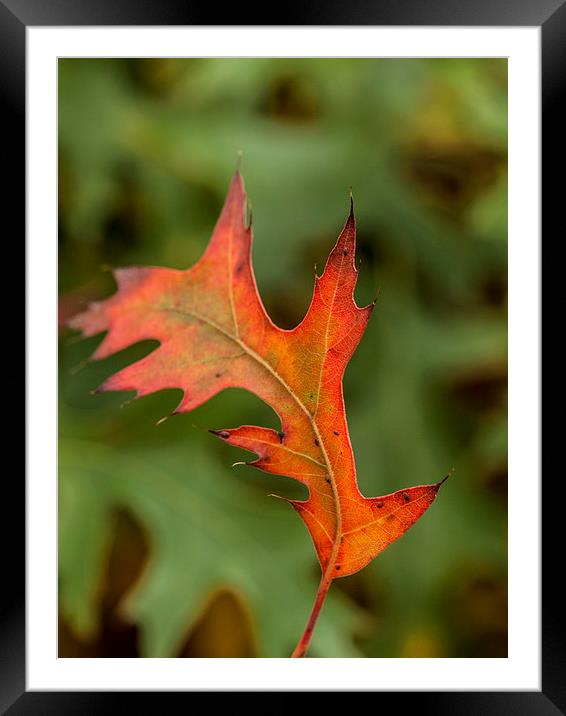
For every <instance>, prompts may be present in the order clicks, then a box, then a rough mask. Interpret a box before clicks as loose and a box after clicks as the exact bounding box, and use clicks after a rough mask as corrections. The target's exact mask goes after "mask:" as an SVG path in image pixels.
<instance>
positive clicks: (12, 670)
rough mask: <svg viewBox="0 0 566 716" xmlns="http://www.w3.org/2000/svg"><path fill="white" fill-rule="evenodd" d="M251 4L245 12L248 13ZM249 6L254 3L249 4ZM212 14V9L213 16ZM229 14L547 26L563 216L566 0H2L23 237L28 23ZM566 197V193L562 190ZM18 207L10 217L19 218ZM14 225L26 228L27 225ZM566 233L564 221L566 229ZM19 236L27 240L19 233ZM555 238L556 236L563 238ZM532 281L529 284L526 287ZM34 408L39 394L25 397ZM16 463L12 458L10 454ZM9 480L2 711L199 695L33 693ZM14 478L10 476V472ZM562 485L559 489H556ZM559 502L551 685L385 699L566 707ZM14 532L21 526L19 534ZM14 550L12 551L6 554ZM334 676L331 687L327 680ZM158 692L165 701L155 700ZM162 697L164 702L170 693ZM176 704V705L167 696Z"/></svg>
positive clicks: (553, 162) (0, 632) (421, 705)
mask: <svg viewBox="0 0 566 716" xmlns="http://www.w3.org/2000/svg"><path fill="white" fill-rule="evenodd" d="M244 14H245V13H244ZM249 14H250V15H252V13H249ZM213 15H214V17H212V16H213ZM219 16H220V17H222V19H223V21H224V22H223V23H222V24H223V25H228V24H232V22H233V23H234V24H235V25H244V24H245V25H398V26H399V25H421V26H427V25H428V26H431V25H444V26H462V25H468V26H538V27H541V36H542V103H541V111H542V131H543V136H544V142H543V144H542V157H543V186H544V189H545V194H544V199H543V217H544V218H543V225H542V226H543V228H546V229H547V231H548V230H549V229H550V226H551V225H554V224H555V223H556V226H557V227H558V226H560V224H559V223H558V215H557V214H558V211H559V210H560V209H561V205H562V203H563V201H564V200H563V198H562V197H560V194H562V193H563V189H562V187H563V183H564V182H563V180H561V181H560V182H557V181H556V179H555V178H556V177H560V176H561V173H560V172H559V168H561V166H560V165H561V164H562V163H563V160H562V159H561V158H560V154H561V153H560V152H559V151H557V150H558V148H559V147H560V146H563V134H564V128H565V127H566V116H565V115H566V113H565V111H564V108H563V105H564V104H566V103H564V102H562V103H561V102H560V99H563V95H564V86H565V84H566V83H565V81H564V80H565V79H566V69H565V68H566V0H530V1H528V2H510V1H509V0H507V1H505V0H474V2H468V3H464V2H463V1H462V0H436V2H430V1H429V0H403V1H401V0H399V2H397V3H392V2H388V1H386V0H383V1H381V0H380V1H377V2H375V1H374V2H372V3H371V4H369V3H367V2H364V0H350V1H349V2H348V3H338V2H327V3H323V2H321V1H320V0H316V1H313V2H309V3H308V4H306V3H305V4H293V6H290V7H285V8H284V15H283V13H281V16H280V17H277V18H276V17H273V16H268V15H267V13H266V11H265V9H263V10H262V9H261V8H259V7H258V8H256V9H254V11H253V20H251V21H248V20H247V18H243V17H242V12H241V10H240V9H239V8H234V5H232V7H231V8H230V7H229V6H227V7H224V8H222V9H219V8H218V7H216V6H215V7H214V8H211V7H210V6H209V7H206V6H204V5H202V4H193V3H187V2H186V1H183V0H178V1H177V0H135V1H134V0H111V2H110V1H108V2H104V1H103V0H0V58H1V61H0V97H1V98H2V100H3V105H4V112H3V114H2V126H3V130H4V131H3V133H2V138H3V140H4V142H3V153H4V156H5V157H7V166H5V167H4V176H5V177H7V178H9V181H8V182H7V183H6V186H5V188H4V196H5V197H6V200H5V203H3V213H4V217H5V219H4V221H5V225H6V223H7V221H6V220H7V219H8V218H12V221H11V222H10V226H12V227H13V228H12V230H11V231H12V233H11V237H10V239H9V240H10V242H11V243H13V244H14V245H20V243H19V242H20V240H21V245H22V246H23V244H24V241H23V235H24V230H25V227H24V221H23V218H24V216H25V198H24V197H25V109H26V91H25V87H26V74H25V68H26V27H28V26H65V25H69V26H73V25H82V26H85V25H86V26H88V25H99V26H100V25H102V26H105V25H216V24H218V23H215V22H209V20H214V19H217V18H218V17H219ZM560 199H561V200H560ZM10 215H11V216H10ZM16 227H21V233H18V232H17V230H16ZM562 233H563V230H562ZM20 237H21V239H20ZM557 238H559V237H558V236H557ZM525 290H528V287H526V289H525ZM27 405H28V409H29V410H31V409H33V396H29V395H28V403H27ZM13 464H15V463H13ZM6 472H10V473H11V474H10V475H8V474H6V475H5V479H4V483H3V491H2V495H3V500H2V503H3V504H4V505H5V509H4V514H6V513H7V512H8V509H7V506H9V512H10V513H11V514H12V516H13V518H14V519H15V520H17V523H12V524H9V521H8V520H7V519H6V518H5V517H3V518H2V520H1V523H2V530H3V531H4V530H6V533H5V535H4V540H3V542H2V544H3V546H4V550H3V553H4V565H3V571H4V573H7V572H9V574H10V578H9V579H8V580H6V583H5V585H6V586H5V588H4V589H2V590H1V592H0V593H1V603H2V609H1V612H0V710H1V712H2V713H9V714H10V715H11V716H18V715H19V714H26V715H28V714H50V713H57V714H67V713H69V714H75V713H76V714H85V713H103V712H104V713H112V712H114V711H118V709H120V710H123V708H124V707H125V706H127V707H137V704H136V705H135V706H134V704H132V702H131V699H136V700H138V699H139V697H140V696H141V698H142V699H143V702H141V704H140V705H141V707H142V708H143V707H144V706H145V707H149V708H152V710H153V708H156V709H157V711H158V712H164V711H167V712H169V711H170V709H171V708H173V707H172V706H170V705H169V704H170V699H171V698H173V697H175V698H181V699H183V698H185V699H186V698H187V697H189V698H190V697H191V695H190V693H176V694H175V693H170V692H165V693H159V694H155V693H147V692H144V693H137V692H130V693H121V692H120V693H118V692H112V693H107V692H93V693H84V692H48V691H45V692H30V691H26V676H25V674H26V659H25V651H26V648H25V647H26V641H25V548H24V545H25V534H24V523H25V519H23V518H24V517H25V515H24V506H25V494H24V492H25V487H24V484H25V483H24V477H23V475H20V474H18V472H17V471H16V470H14V469H13V468H10V470H7V471H6ZM8 477H9V479H8ZM558 489H560V488H558ZM561 503H562V501H561V500H560V499H559V498H557V495H556V490H555V488H554V486H553V488H552V490H546V491H544V492H543V521H542V524H543V534H542V537H543V555H542V590H543V591H542V596H543V599H542V663H541V671H542V690H541V691H539V692H521V691H517V692H511V691H501V692H489V693H488V692H419V693H417V692H401V693H399V692H396V693H391V692H389V693H380V695H379V699H380V701H379V705H380V708H383V707H384V701H383V700H384V699H389V698H391V697H393V698H394V699H395V701H394V702H393V703H394V705H395V706H396V707H397V708H399V707H400V706H401V705H402V706H403V707H405V708H414V709H418V710H419V711H420V712H421V713H423V712H424V713H434V714H437V715H438V716H440V715H442V714H514V715H517V716H518V715H520V714H529V715H531V714H537V715H539V714H540V715H541V716H543V715H546V714H548V715H549V716H550V715H551V714H553V715H554V714H559V713H563V714H564V713H566V678H565V675H566V648H565V644H564V635H563V629H562V616H561V612H562V610H563V608H561V605H560V599H556V600H553V599H552V596H553V594H555V593H558V594H561V593H563V592H561V590H560V585H559V580H560V579H561V572H562V570H559V571H558V572H557V571H556V569H555V566H556V564H555V560H554V559H553V557H552V553H553V550H552V546H553V545H555V544H560V543H561V542H562V536H561V534H560V532H559V529H560V525H561V520H560V513H559V510H561ZM15 535H19V536H20V540H19V541H16V539H15ZM6 560H7V561H6ZM329 686H331V685H330V684H329ZM157 699H159V701H157ZM164 699H165V700H166V701H164ZM166 704H167V705H166Z"/></svg>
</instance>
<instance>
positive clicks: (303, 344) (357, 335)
mask: <svg viewBox="0 0 566 716" xmlns="http://www.w3.org/2000/svg"><path fill="white" fill-rule="evenodd" d="M245 212H246V195H245V193H244V187H243V182H242V178H241V176H240V174H239V172H237V173H236V175H235V177H234V179H233V181H232V185H231V187H230V190H229V193H228V196H227V199H226V202H225V204H224V208H223V210H222V213H221V215H220V218H219V220H218V223H217V225H216V228H215V230H214V233H213V235H212V238H211V240H210V243H209V245H208V248H207V249H206V252H205V254H204V256H203V257H202V258H201V260H200V261H199V262H198V263H197V264H196V265H195V266H193V267H192V268H190V269H188V270H186V271H178V270H173V269H165V268H128V269H119V270H117V271H116V272H115V276H116V281H117V283H118V291H117V293H116V294H115V295H114V296H112V297H111V298H109V299H108V300H105V301H102V302H99V303H94V304H92V305H91V306H90V307H89V309H88V310H87V311H86V312H85V313H82V314H80V315H79V316H76V317H75V318H73V319H72V320H71V321H70V325H71V326H72V327H74V328H77V329H80V330H81V331H82V332H83V334H84V335H85V336H92V335H94V334H97V333H100V332H101V331H107V334H106V336H105V338H104V340H103V341H102V343H101V344H100V345H99V347H98V349H97V350H96V352H95V353H94V356H93V357H94V358H104V357H106V356H108V355H110V354H112V353H115V352H116V351H119V350H122V349H123V348H126V347H127V346H129V345H131V344H132V343H135V342H136V341H141V340H144V339H157V340H159V342H160V346H159V347H158V348H157V349H156V350H155V351H153V352H152V353H150V354H149V355H148V356H146V357H145V358H143V359H142V360H140V361H138V362H137V363H134V364H133V365H130V366H129V367H127V368H125V369H124V370H122V371H120V372H119V373H117V374H116V375H113V376H112V377H110V378H109V379H108V380H107V381H106V382H105V383H103V385H102V386H101V387H100V389H99V390H105V391H106V390H134V391H136V393H137V395H138V396H141V395H147V394H149V393H153V392H155V391H157V390H161V389H163V388H181V389H182V390H183V398H182V400H181V402H180V403H179V405H178V406H177V408H176V409H175V411H174V412H175V413H181V412H188V411H190V410H192V409H193V408H196V407H197V406H198V405H200V404H202V403H204V402H205V401H207V400H209V399H210V398H212V397H213V396H214V395H216V394H217V393H219V392H220V391H221V390H223V389H224V388H231V387H239V388H246V389H247V390H250V391H252V392H253V393H255V394H256V395H258V396H259V397H260V398H261V399H262V400H264V401H265V402H266V403H267V404H268V405H270V406H271V407H272V408H273V410H274V411H275V412H276V413H277V415H278V416H279V418H280V420H281V431H280V432H276V431H274V430H271V429H267V428H262V427H255V426H250V425H244V426H241V427H239V428H235V429H232V430H230V429H225V430H220V431H213V432H214V433H215V434H216V435H217V436H218V437H219V438H220V439H222V440H224V441H225V442H227V443H230V444H231V445H236V446H238V447H241V448H245V449H246V450H249V451H251V452H253V453H255V454H256V455H257V459H256V460H255V461H254V462H251V463H250V464H251V465H253V466H254V467H257V468H260V469H261V470H264V471H266V472H271V473H274V474H277V475H287V476H289V477H293V478H295V479H296V480H299V481H300V482H302V483H304V484H305V485H306V486H307V487H308V490H309V497H308V499H307V500H305V501H297V500H290V501H289V502H290V503H291V505H292V506H293V507H294V509H295V510H296V511H297V512H298V513H299V515H300V516H301V517H302V519H303V521H304V522H305V524H306V526H307V528H308V530H309V532H310V535H311V537H312V540H313V543H314V546H315V549H316V552H317V555H318V559H319V561H320V564H321V567H322V572H323V579H322V582H321V590H320V591H319V599H320V604H321V603H322V600H323V599H324V596H325V594H326V591H327V590H328V586H329V585H330V583H331V581H332V580H333V579H334V578H336V577H344V576H347V575H349V574H353V573H354V572H357V571H358V570H360V569H361V568H362V567H364V566H365V565H366V564H367V563H368V562H369V561H370V560H372V559H373V558H374V557H375V556H376V555H378V554H379V553H380V552H381V551H382V550H384V549H385V548H386V547H387V546H388V545H389V544H391V543H392V542H393V541H394V540H396V539H397V538H398V537H400V536H401V535H402V534H403V533H404V532H406V530H407V529H409V527H410V526H411V525H412V524H414V522H416V520H417V519H418V518H419V517H420V516H421V515H422V514H423V512H425V510H426V509H427V508H428V507H429V506H430V504H431V503H432V502H433V500H434V498H435V497H436V494H437V492H438V489H439V487H440V485H441V484H442V483H441V482H439V483H436V484H432V485H424V486H419V487H411V488H407V489H405V490H399V491H398V492H394V493H392V494H390V495H385V496H383V497H374V498H366V497H364V496H363V495H362V494H361V493H360V491H359V489H358V485H357V481H356V469H355V464H354V456H353V453H352V446H351V444H350V438H349V435H348V427H347V424H346V414H345V409H344V398H343V393H342V377H343V374H344V370H345V368H346V365H347V364H348V361H349V360H350V358H351V356H352V354H353V352H354V350H355V348H356V346H357V345H358V343H359V341H360V339H361V337H362V334H363V333H364V331H365V328H366V325H367V323H368V321H369V318H370V316H371V313H372V311H373V308H374V305H375V302H374V303H372V304H370V305H369V306H366V307H364V308H360V307H358V306H357V305H356V303H355V301H354V296H353V294H354V288H355V286H356V281H357V277H358V272H357V270H356V267H355V263H354V260H355V234H356V228H355V220H354V213H353V207H351V210H350V215H349V216H348V219H347V221H346V224H345V226H344V229H343V230H342V233H341V234H340V236H339V238H338V241H337V242H336V245H335V246H334V248H333V249H332V252H331V253H330V256H329V258H328V261H327V263H326V267H325V269H324V273H323V274H322V276H320V277H319V276H317V277H316V278H315V286H314V293H313V297H312V301H311V305H310V307H309V309H308V311H307V314H306V316H305V317H304V319H303V320H302V322H301V323H300V324H299V325H298V326H297V327H296V328H294V329H293V330H283V329H281V328H278V327H277V326H275V325H274V324H273V322H272V321H271V320H270V318H269V316H268V315H267V313H266V311H265V308H264V306H263V304H262V302H261V299H260V297H259V294H258V291H257V286H256V282H255V278H254V273H253V268H252V264H251V242H252V231H251V227H250V226H246V221H245ZM320 604H319V607H318V608H319V609H320ZM315 608H316V604H315ZM315 610H316V609H315ZM317 615H318V612H317V613H316V615H315V617H314V620H316V616H317ZM311 619H312V618H311ZM310 626H311V628H310V631H312V627H314V621H313V623H312V625H310ZM307 631H308V629H307ZM308 639H310V633H309V635H308ZM308 639H307V642H306V643H307V644H308ZM305 649H306V645H305ZM303 653H304V649H303ZM296 655H302V653H301V654H296Z"/></svg>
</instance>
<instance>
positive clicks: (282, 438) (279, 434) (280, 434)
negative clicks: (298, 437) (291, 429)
mask: <svg viewBox="0 0 566 716" xmlns="http://www.w3.org/2000/svg"><path fill="white" fill-rule="evenodd" d="M277 435H278V436H279V442H280V443H282V442H283V440H284V439H285V433H282V432H278V433H277Z"/></svg>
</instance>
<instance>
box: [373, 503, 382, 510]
mask: <svg viewBox="0 0 566 716" xmlns="http://www.w3.org/2000/svg"><path fill="white" fill-rule="evenodd" d="M375 506H376V507H377V508H378V509H379V510H380V509H381V508H382V507H383V502H376V503H375Z"/></svg>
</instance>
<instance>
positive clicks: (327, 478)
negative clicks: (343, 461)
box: [324, 477, 330, 485]
mask: <svg viewBox="0 0 566 716" xmlns="http://www.w3.org/2000/svg"><path fill="white" fill-rule="evenodd" d="M324 479H325V480H326V482H327V483H328V484H329V485H330V478H329V477H325V478H324Z"/></svg>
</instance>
